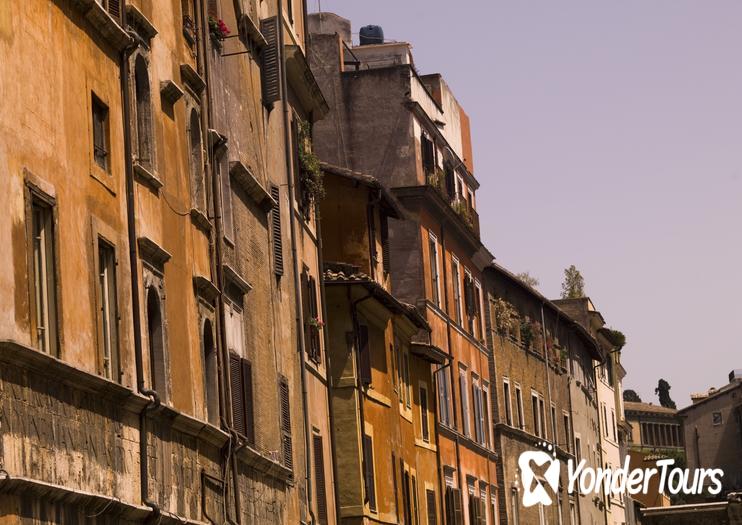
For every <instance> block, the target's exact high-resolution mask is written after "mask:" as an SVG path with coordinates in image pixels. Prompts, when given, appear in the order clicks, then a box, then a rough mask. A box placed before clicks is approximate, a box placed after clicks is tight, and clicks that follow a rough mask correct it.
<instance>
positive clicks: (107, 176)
mask: <svg viewBox="0 0 742 525" xmlns="http://www.w3.org/2000/svg"><path fill="white" fill-rule="evenodd" d="M90 176H91V177H93V179H95V180H96V181H97V182H99V183H100V184H101V185H102V186H103V187H104V188H106V190H108V191H109V192H110V193H111V194H112V195H114V196H115V195H116V187H115V186H114V183H115V182H116V181H115V179H114V177H113V175H112V174H111V173H108V172H107V171H105V170H103V169H101V168H100V167H98V165H97V164H95V163H93V166H92V169H91V170H90Z"/></svg>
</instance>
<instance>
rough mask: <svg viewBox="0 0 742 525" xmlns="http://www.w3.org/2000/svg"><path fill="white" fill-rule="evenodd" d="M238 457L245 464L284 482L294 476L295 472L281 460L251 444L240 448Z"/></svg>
mask: <svg viewBox="0 0 742 525" xmlns="http://www.w3.org/2000/svg"><path fill="white" fill-rule="evenodd" d="M237 457H238V459H240V460H242V461H243V462H244V463H245V464H247V465H249V466H251V467H254V468H255V470H257V471H259V472H262V473H264V474H266V475H268V476H271V477H273V478H276V479H280V480H282V481H284V482H290V481H291V479H292V477H293V472H292V470H291V469H290V468H288V467H286V466H285V465H283V464H282V463H281V462H280V461H278V460H276V459H274V458H272V457H270V456H268V455H266V454H264V453H261V452H260V451H258V450H256V449H254V448H252V447H251V446H250V445H247V444H246V445H245V446H243V447H242V448H240V449H239V451H238V452H237Z"/></svg>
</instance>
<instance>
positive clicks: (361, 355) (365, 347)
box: [358, 324, 371, 385]
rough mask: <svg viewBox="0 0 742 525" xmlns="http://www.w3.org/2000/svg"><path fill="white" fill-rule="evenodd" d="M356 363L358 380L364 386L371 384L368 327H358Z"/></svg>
mask: <svg viewBox="0 0 742 525" xmlns="http://www.w3.org/2000/svg"><path fill="white" fill-rule="evenodd" d="M358 362H359V368H360V375H361V377H360V379H361V383H363V384H364V385H370V384H371V349H370V348H369V341H368V326H366V325H365V324H361V325H358Z"/></svg>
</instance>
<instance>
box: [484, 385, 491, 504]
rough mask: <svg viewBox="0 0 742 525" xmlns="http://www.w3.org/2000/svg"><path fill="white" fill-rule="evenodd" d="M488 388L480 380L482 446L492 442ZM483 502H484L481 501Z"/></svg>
mask: <svg viewBox="0 0 742 525" xmlns="http://www.w3.org/2000/svg"><path fill="white" fill-rule="evenodd" d="M489 392H490V389H489V384H488V383H487V382H484V381H483V382H482V420H483V423H484V424H483V430H482V444H483V445H484V446H491V445H492V443H490V439H489V436H490V435H491V433H492V427H491V426H490V394H489ZM483 504H486V502H485V503H483Z"/></svg>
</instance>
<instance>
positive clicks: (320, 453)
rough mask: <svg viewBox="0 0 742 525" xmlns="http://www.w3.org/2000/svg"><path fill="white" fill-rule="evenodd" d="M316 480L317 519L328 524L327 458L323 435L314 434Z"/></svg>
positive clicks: (321, 523)
mask: <svg viewBox="0 0 742 525" xmlns="http://www.w3.org/2000/svg"><path fill="white" fill-rule="evenodd" d="M312 443H313V446H314V481H315V484H316V487H317V520H318V521H319V523H320V525H326V524H327V489H326V485H325V459H324V456H325V455H324V449H323V448H322V436H318V435H316V434H315V435H314V436H313V438H312Z"/></svg>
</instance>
